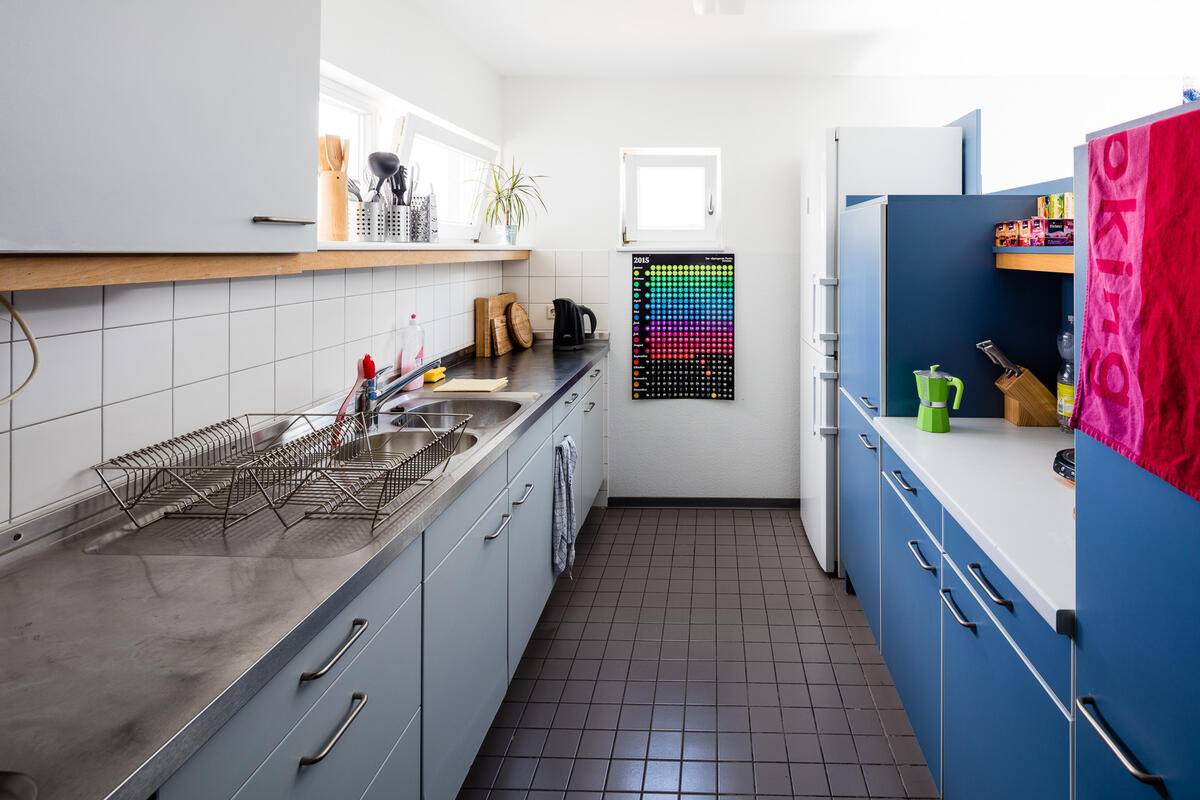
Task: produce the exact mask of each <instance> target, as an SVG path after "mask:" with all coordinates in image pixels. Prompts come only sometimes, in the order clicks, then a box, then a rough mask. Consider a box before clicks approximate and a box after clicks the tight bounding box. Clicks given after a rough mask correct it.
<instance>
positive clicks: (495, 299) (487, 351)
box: [475, 292, 517, 358]
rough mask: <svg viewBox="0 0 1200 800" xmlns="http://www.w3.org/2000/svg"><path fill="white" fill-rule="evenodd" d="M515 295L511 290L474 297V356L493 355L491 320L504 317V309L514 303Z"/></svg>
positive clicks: (485, 356) (487, 356) (484, 356)
mask: <svg viewBox="0 0 1200 800" xmlns="http://www.w3.org/2000/svg"><path fill="white" fill-rule="evenodd" d="M516 301H517V296H516V295H515V294H513V293H512V292H505V293H503V294H497V295H493V296H492V297H476V298H475V357H476V358H489V357H491V356H492V355H494V351H493V348H492V339H493V337H494V336H495V334H494V333H492V320H493V319H495V318H496V317H500V318H501V319H503V318H504V309H506V308H508V306H509V304H510V303H515V302H516Z"/></svg>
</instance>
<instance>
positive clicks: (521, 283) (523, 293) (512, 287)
mask: <svg viewBox="0 0 1200 800" xmlns="http://www.w3.org/2000/svg"><path fill="white" fill-rule="evenodd" d="M500 288H501V289H502V290H503V291H505V292H512V293H513V294H515V295H516V296H517V300H518V301H520V302H522V303H524V302H525V301H526V300H528V299H529V278H528V277H526V276H524V275H522V276H509V275H505V276H504V282H503V283H501V284H500Z"/></svg>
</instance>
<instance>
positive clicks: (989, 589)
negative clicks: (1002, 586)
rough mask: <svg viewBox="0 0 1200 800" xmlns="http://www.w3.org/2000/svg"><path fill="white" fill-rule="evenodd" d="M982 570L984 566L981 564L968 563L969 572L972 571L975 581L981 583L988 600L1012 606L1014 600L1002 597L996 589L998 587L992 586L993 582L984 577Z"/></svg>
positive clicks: (999, 604)
mask: <svg viewBox="0 0 1200 800" xmlns="http://www.w3.org/2000/svg"><path fill="white" fill-rule="evenodd" d="M982 570H983V566H982V565H981V564H978V563H974V564H967V572H969V573H971V577H972V578H974V579H975V582H976V583H978V584H979V588H980V589H983V593H984V594H986V595H987V599H988V600H991V601H992V602H993V603H995V604H996V605H998V606H1008V607H1009V608H1012V607H1013V604H1012V600H1005V599H1004V598H1003V597H1001V596H1000V593H999V592H997V591H996V587H995V586H992V582H991V581H989V580H988V579H987V578H985V577H983V571H982Z"/></svg>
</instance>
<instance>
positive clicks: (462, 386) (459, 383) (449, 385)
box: [434, 378, 508, 392]
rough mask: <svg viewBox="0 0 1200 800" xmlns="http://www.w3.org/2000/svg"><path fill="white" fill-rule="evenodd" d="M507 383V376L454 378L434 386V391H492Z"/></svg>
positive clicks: (501, 387)
mask: <svg viewBox="0 0 1200 800" xmlns="http://www.w3.org/2000/svg"><path fill="white" fill-rule="evenodd" d="M507 385H508V378H454V379H453V380H449V381H446V382H445V383H443V384H442V385H441V386H437V387H435V388H434V391H435V392H494V391H496V390H497V389H503V388H504V387H505V386H507Z"/></svg>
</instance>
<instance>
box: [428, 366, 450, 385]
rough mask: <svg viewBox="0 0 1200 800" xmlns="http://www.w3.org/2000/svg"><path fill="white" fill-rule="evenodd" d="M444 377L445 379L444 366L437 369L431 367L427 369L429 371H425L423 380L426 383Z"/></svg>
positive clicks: (435, 381)
mask: <svg viewBox="0 0 1200 800" xmlns="http://www.w3.org/2000/svg"><path fill="white" fill-rule="evenodd" d="M445 379H446V368H445V367H438V368H437V369H431V370H429V372H426V373H425V382H426V383H437V382H438V381H441V380H445Z"/></svg>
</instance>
